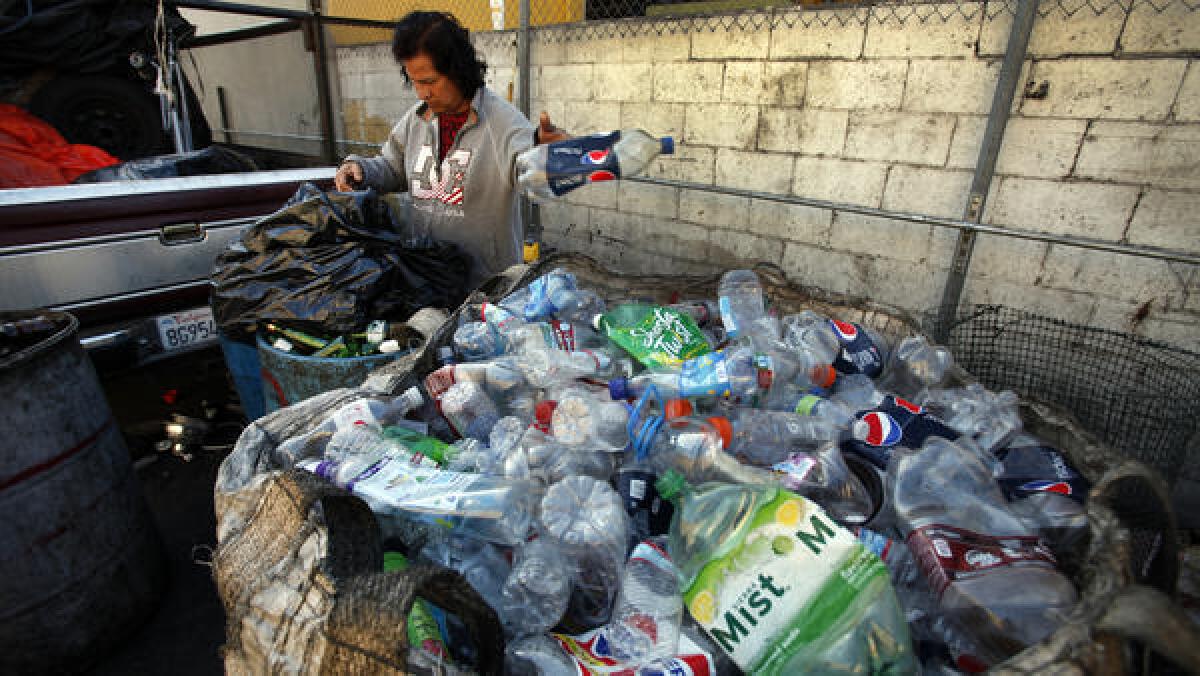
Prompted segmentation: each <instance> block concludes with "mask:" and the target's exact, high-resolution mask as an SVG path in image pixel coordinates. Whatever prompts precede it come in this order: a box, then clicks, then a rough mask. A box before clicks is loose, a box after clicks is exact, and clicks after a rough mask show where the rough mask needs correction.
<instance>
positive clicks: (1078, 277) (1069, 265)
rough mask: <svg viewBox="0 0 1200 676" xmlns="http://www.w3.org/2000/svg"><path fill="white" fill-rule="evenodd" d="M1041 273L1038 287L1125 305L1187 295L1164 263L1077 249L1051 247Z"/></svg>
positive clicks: (1180, 297) (1179, 297)
mask: <svg viewBox="0 0 1200 676" xmlns="http://www.w3.org/2000/svg"><path fill="white" fill-rule="evenodd" d="M1043 270H1044V276H1043V278H1042V280H1041V282H1040V284H1041V286H1045V287H1047V288H1052V289H1065V290H1068V291H1078V292H1081V293H1093V294H1097V295H1099V296H1107V297H1109V298H1115V299H1121V300H1126V301H1138V302H1145V301H1147V300H1151V299H1163V298H1166V297H1168V296H1172V295H1173V296H1175V297H1176V298H1178V299H1180V301H1182V298H1183V296H1184V295H1185V294H1186V291H1187V290H1186V289H1185V288H1184V285H1183V284H1181V282H1180V280H1179V279H1178V278H1176V277H1175V276H1174V275H1172V274H1171V270H1170V267H1169V264H1168V263H1167V262H1166V261H1160V260H1154V259H1150V258H1140V257H1137V256H1120V255H1115V254H1111V253H1108V252H1104V251H1091V250H1089V249H1080V248H1079V247H1068V246H1051V247H1050V253H1049V255H1048V256H1047V257H1046V265H1045V267H1044V268H1043ZM1161 304H1162V303H1161V302H1160V305H1161Z"/></svg>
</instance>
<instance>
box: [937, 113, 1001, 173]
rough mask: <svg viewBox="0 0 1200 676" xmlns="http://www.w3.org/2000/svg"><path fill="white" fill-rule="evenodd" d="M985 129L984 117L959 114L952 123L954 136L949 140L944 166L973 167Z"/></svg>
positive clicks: (955, 167) (953, 167)
mask: <svg viewBox="0 0 1200 676" xmlns="http://www.w3.org/2000/svg"><path fill="white" fill-rule="evenodd" d="M1010 120H1011V118H1010ZM985 129H987V118H986V117H981V116H977V115H959V116H958V119H957V120H956V121H955V123H954V136H953V138H951V140H950V154H949V155H947V156H946V166H947V167H948V168H950V169H974V168H975V163H976V162H977V161H978V160H979V147H980V145H982V144H983V132H984V130H985Z"/></svg>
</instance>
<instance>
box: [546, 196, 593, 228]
mask: <svg viewBox="0 0 1200 676" xmlns="http://www.w3.org/2000/svg"><path fill="white" fill-rule="evenodd" d="M538 211H539V212H540V214H541V219H542V228H543V229H544V230H546V231H547V232H549V231H554V232H558V233H564V234H569V233H571V232H576V231H580V230H586V229H587V227H588V224H589V222H590V218H591V217H590V214H589V212H590V209H589V208H588V207H584V206H580V205H578V204H571V203H569V202H566V201H563V200H547V201H545V202H542V203H541V204H539V205H538Z"/></svg>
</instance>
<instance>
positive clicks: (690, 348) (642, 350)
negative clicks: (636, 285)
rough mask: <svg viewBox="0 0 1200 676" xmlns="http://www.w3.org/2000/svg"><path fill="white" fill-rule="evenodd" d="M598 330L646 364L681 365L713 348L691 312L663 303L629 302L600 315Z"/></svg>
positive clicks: (654, 365) (597, 321)
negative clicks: (660, 304) (686, 312)
mask: <svg viewBox="0 0 1200 676" xmlns="http://www.w3.org/2000/svg"><path fill="white" fill-rule="evenodd" d="M593 324H594V325H595V328H596V330H597V331H599V332H601V333H603V334H604V335H606V336H608V338H609V340H611V341H613V342H614V343H616V344H617V345H620V346H621V348H622V349H623V350H625V351H626V352H628V353H629V354H630V355H632V356H633V358H634V359H637V360H638V361H639V362H641V363H642V364H643V365H645V366H648V367H651V368H654V367H664V366H668V367H669V366H678V365H679V364H682V363H683V362H684V361H685V360H687V359H691V358H692V357H698V356H700V355H702V354H707V353H709V352H711V351H712V347H711V346H710V345H709V344H708V339H706V338H705V337H704V333H703V332H701V331H700V327H698V326H696V321H695V320H694V319H692V318H691V316H689V315H687V314H685V313H682V312H679V311H677V310H673V309H671V308H668V307H661V306H659V305H646V304H643V303H626V304H624V305H618V306H617V307H615V308H613V309H612V310H610V311H608V312H606V313H604V314H602V315H596V317H595V319H593Z"/></svg>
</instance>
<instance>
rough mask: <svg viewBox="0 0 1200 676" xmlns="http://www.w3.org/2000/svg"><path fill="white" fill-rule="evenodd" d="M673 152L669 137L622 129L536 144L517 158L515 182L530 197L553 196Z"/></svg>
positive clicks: (631, 170) (642, 167) (640, 168)
mask: <svg viewBox="0 0 1200 676" xmlns="http://www.w3.org/2000/svg"><path fill="white" fill-rule="evenodd" d="M674 152H675V141H674V139H672V138H671V137H670V136H664V137H662V138H656V137H654V136H651V135H650V134H647V133H646V132H644V131H642V130H640V129H622V130H621V131H614V132H611V133H608V134H592V135H590V136H578V137H576V138H572V139H567V140H565V141H558V142H556V143H547V144H543V145H537V146H534V147H532V148H530V149H529V150H526V151H525V152H524V153H521V155H519V156H518V157H517V183H518V184H519V185H520V186H521V189H522V190H524V191H525V192H526V193H527V194H528V195H529V196H530V197H534V198H555V197H561V196H562V195H564V194H566V193H567V192H570V191H571V190H574V189H576V188H578V187H580V186H583V185H587V184H588V183H598V182H601V181H612V180H615V179H619V178H628V177H630V176H634V175H637V174H640V173H641V172H642V171H644V170H645V169H646V167H647V166H649V164H650V162H652V161H653V160H654V158H656V157H658V156H659V155H660V154H662V155H670V154H672V153H674Z"/></svg>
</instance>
